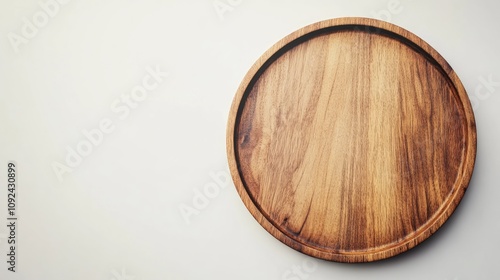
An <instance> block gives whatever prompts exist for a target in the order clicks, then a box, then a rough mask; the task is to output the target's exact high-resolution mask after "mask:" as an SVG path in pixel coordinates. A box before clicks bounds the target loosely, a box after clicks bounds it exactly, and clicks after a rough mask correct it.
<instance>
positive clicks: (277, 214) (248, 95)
mask: <svg viewBox="0 0 500 280" xmlns="http://www.w3.org/2000/svg"><path fill="white" fill-rule="evenodd" d="M227 153H228V159H229V166H230V169H231V174H232V177H233V180H234V182H235V185H236V188H237V190H238V193H239V194H240V196H241V199H242V200H243V202H244V204H245V205H246V207H247V208H248V209H249V211H250V212H251V213H252V215H253V216H254V217H255V219H256V220H257V221H258V222H259V223H260V224H261V225H262V226H263V227H264V228H265V229H266V230H267V231H268V232H269V233H271V234H272V235H273V236H275V237H276V238H277V239H279V240H280V241H281V242H283V243H285V244H286V245H288V246H290V247H292V248H294V249H296V250H298V251H300V252H303V253H305V254H308V255H311V256H314V257H317V258H321V259H326V260H332V261H339V262H370V261H375V260H379V259H384V258H388V257H391V256H394V255H397V254H399V253H401V252H404V251H406V250H408V249H410V248H412V247H414V246H415V245H417V244H419V243H420V242H422V241H423V240H425V239H426V238H428V237H429V236H430V235H431V234H432V233H434V232H435V231H436V230H437V229H438V228H439V227H440V226H441V225H442V224H443V223H444V222H445V221H446V220H447V219H448V217H449V216H450V215H451V214H452V213H453V211H454V210H455V208H456V207H457V205H458V204H459V202H460V200H461V199H462V197H463V195H464V192H465V190H466V188H467V185H468V183H469V180H470V178H471V176H472V171H473V168H474V161H475V154H476V128H475V122H474V115H473V112H472V108H471V105H470V102H469V99H468V97H467V94H466V91H465V89H464V87H463V85H462V84H461V82H460V80H459V79H458V77H457V75H456V74H455V72H454V71H453V69H452V68H451V67H450V66H449V65H448V63H447V62H446V61H445V60H444V59H443V58H442V57H441V56H440V55H439V54H438V53H437V52H436V51H435V50H434V49H433V48H432V47H430V46H429V45H428V44H427V43H425V42H424V41H423V40H422V39H420V38H419V37H417V36H416V35H414V34H412V33H410V32H408V31H406V30H404V29H402V28H400V27H397V26H395V25H393V24H390V23H387V22H382V21H378V20H374V19H367V18H339V19H332V20H327V21H323V22H319V23H316V24H312V25H309V26H307V27H304V28H302V29H300V30H298V31H296V32H294V33H292V34H291V35H289V36H287V37H285V38H284V39H282V40H281V41H279V42H278V43H277V44H276V45H274V46H273V47H272V48H271V49H270V50H268V51H267V52H266V53H265V54H264V55H263V56H262V57H261V58H260V59H259V60H258V61H257V62H256V63H255V65H254V66H253V67H252V68H251V70H250V71H249V73H248V74H247V75H246V77H245V78H244V80H243V82H242V83H241V86H240V87H239V89H238V92H237V93H236V96H235V99H234V102H233V105H232V108H231V112H230V116H229V122H228V128H227Z"/></svg>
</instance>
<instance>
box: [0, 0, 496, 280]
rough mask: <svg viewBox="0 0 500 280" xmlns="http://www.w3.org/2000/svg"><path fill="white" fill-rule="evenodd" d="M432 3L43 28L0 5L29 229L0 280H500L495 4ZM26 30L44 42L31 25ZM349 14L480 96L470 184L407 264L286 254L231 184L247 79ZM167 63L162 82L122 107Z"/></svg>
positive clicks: (16, 5)
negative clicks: (94, 134)
mask: <svg viewBox="0 0 500 280" xmlns="http://www.w3.org/2000/svg"><path fill="white" fill-rule="evenodd" d="M47 2H50V1H48V0H41V3H47ZM188 2H189V3H188ZM436 2H437V1H416V0H413V1H412V0H399V1H395V0H381V1H368V0H366V1H326V0H325V1H319V0H315V1H250V0H220V1H214V0H200V1H180V0H179V1H154V0H143V1H118V0H114V1H97V0H94V1H87V0H85V1H84V0H72V1H68V3H67V4H64V5H63V4H56V5H53V6H52V7H49V9H51V10H52V11H53V12H52V15H53V17H50V16H49V17H47V20H46V22H45V23H44V22H43V20H44V15H43V14H42V13H45V12H44V10H43V8H42V7H41V6H40V4H38V1H27V0H23V1H2V2H1V4H0V35H1V36H0V225H4V224H5V223H6V217H7V213H6V212H7V205H6V194H7V191H6V187H5V185H6V178H5V177H6V172H7V170H6V165H7V162H8V161H9V160H14V161H15V162H16V163H17V164H18V166H19V167H18V174H17V175H18V179H19V185H18V199H19V201H18V210H17V211H18V217H19V221H18V223H19V225H18V233H17V238H18V249H17V256H18V266H17V270H18V271H17V272H16V273H11V272H8V271H7V264H6V262H5V259H6V254H7V249H8V246H7V243H6V237H7V234H8V233H7V228H6V227H5V226H1V227H0V260H2V261H1V263H2V264H1V265H0V279H2V280H3V279H6V280H11V279H12V280H16V279H23V280H24V279H26V280H32V279H33V280H34V279H47V280H49V279H50V280H59V279H73V280H80V279H81V280H89V279H98V280H101V279H102V280H132V279H135V280H158V279H344V280H348V279H384V280H387V279H398V280H399V279H418V280H422V279H431V280H432V279H436V280H446V279H448V280H469V279H485V280H491V279H500V273H499V270H498V267H496V263H497V260H498V255H497V254H496V253H497V251H498V249H499V248H500V241H499V238H500V203H498V200H499V199H500V188H499V185H498V184H499V182H500V172H499V171H498V168H499V166H500V160H499V155H500V148H499V145H498V143H499V141H500V130H499V128H500V111H499V108H500V84H499V83H495V84H494V85H490V86H489V87H485V86H483V84H484V82H482V81H484V80H488V79H491V80H493V81H495V82H500V59H499V54H498V50H500V37H499V36H498V27H499V26H500V17H499V15H498V11H499V10H500V2H498V1H492V0H491V1H450V0H449V1H439V2H438V3H436ZM216 6H217V7H218V8H219V10H217V9H216ZM56 8H58V9H56ZM33 16H35V17H37V19H36V20H37V21H38V24H39V25H43V26H41V27H40V28H37V29H38V30H33V29H31V30H30V29H29V26H28V27H26V26H27V23H26V22H25V20H24V18H26V19H27V20H28V21H29V22H31V23H33ZM342 16H364V17H379V18H382V19H385V20H390V21H391V22H392V23H395V24H398V25H400V26H402V27H404V28H406V29H408V30H410V31H412V32H413V33H415V34H417V35H418V36H420V37H421V38H423V39H424V40H426V41H427V42H428V43H429V44H431V45H432V46H433V47H434V48H435V49H436V50H437V51H438V52H440V53H441V54H442V55H443V56H444V57H445V59H447V60H448V62H449V63H450V64H451V65H452V67H453V68H454V69H455V71H456V72H457V74H458V75H459V77H460V78H461V80H462V82H463V84H464V85H465V87H466V89H467V91H468V92H469V95H470V96H471V98H472V100H473V103H474V107H475V116H476V121H477V129H478V154H477V161H476V168H475V171H474V176H473V179H472V182H471V184H470V187H469V190H468V191H467V193H466V195H465V197H464V199H463V201H462V203H461V204H460V206H459V207H458V209H457V211H456V212H455V214H454V215H453V216H452V217H451V218H450V220H449V221H448V222H447V223H446V224H445V225H444V226H443V227H442V229H441V230H440V231H439V232H438V233H437V234H435V235H434V236H433V237H431V238H430V239H429V240H427V241H426V242H424V243H423V244H421V245H420V246H418V247H417V248H415V249H413V250H411V251H410V252H408V253H405V254H403V255H400V256H397V257H395V258H392V259H389V260H386V261H381V262H376V263H371V264H362V265H346V264H339V263H330V262H325V261H320V260H316V259H312V258H309V257H306V256H305V255H302V254H300V253H298V252H296V251H294V250H292V249H290V248H288V247H287V246H285V245H283V244H281V243H280V242H279V241H277V240H276V239H274V238H273V237H272V236H270V235H269V234H268V233H267V232H266V231H265V230H264V229H262V228H261V227H260V225H259V224H258V223H257V222H256V221H255V220H254V219H253V218H252V217H251V215H250V214H249V213H248V211H247V210H246V208H245V207H244V205H243V203H242V202H241V201H240V199H239V197H238V195H237V193H236V191H235V189H234V186H233V184H232V183H226V182H224V180H222V179H224V178H225V177H227V176H228V171H227V164H226V154H225V125H226V120H227V115H228V111H229V108H230V104H231V101H232V98H233V96H234V93H235V91H236V89H237V87H238V85H239V83H240V81H241V79H242V78H243V76H244V75H245V73H246V72H247V70H248V69H249V68H250V66H251V65H252V64H253V63H254V61H255V60H256V59H257V58H258V57H259V56H260V55H261V54H262V53H263V52H264V51H265V50H267V49H268V48H269V47H270V46H271V45H272V44H274V43H275V42H276V41H278V40H279V39H281V38H282V37H284V36H285V35H287V34H289V33H291V32H293V31H294V30H296V29H299V28H301V27H303V26H305V25H308V24H311V23H314V22H316V21H320V20H324V19H328V18H333V17H342ZM35 27H36V26H35ZM23 28H27V29H26V30H24V33H25V34H24V35H23ZM25 35H26V36H25ZM30 37H32V38H30ZM16 49H17V52H16V51H15V50H16ZM157 67H158V69H159V70H157V71H160V72H169V76H168V77H167V78H164V77H162V76H161V75H160V76H159V77H157V87H156V88H154V89H153V87H150V88H151V90H149V91H148V92H147V93H146V95H142V97H143V98H144V100H143V101H140V102H137V104H135V105H137V107H136V108H131V107H128V108H129V109H126V108H125V107H123V106H124V103H123V102H122V101H121V98H122V97H121V95H124V98H126V97H127V96H130V95H131V94H132V90H135V91H137V90H140V86H141V85H142V83H143V79H146V85H150V84H152V83H153V82H155V81H156V80H154V79H151V80H147V79H148V78H147V77H148V75H151V74H149V72H148V71H155V69H156V68H157ZM148 69H150V70H148ZM151 69H152V70H151ZM148 83H149V84H148ZM136 86H139V87H136ZM134 94H137V96H138V97H141V95H140V92H138V91H137V92H134ZM135 105H134V104H132V106H135ZM120 110H121V111H120ZM125 110H128V111H129V112H130V114H129V115H125V114H126V113H125ZM106 119H107V121H106ZM103 121H104V124H103V125H104V126H105V128H108V126H109V122H111V126H112V128H114V129H113V130H112V131H109V130H111V129H109V130H108V131H109V133H104V134H103V135H104V137H103V139H102V140H100V139H97V140H99V141H98V142H99V145H97V146H94V145H93V146H92V151H91V152H89V154H88V156H86V157H83V159H82V160H81V162H79V163H78V162H76V161H75V162H73V163H74V167H72V168H71V169H72V172H71V173H65V174H62V181H60V180H58V177H57V175H56V173H55V172H54V170H53V166H54V164H55V162H58V163H60V164H66V163H65V157H66V156H67V155H68V151H67V148H68V147H70V148H71V149H76V148H77V146H78V145H80V146H81V145H85V144H84V143H85V141H86V140H85V139H86V138H85V136H84V134H83V133H82V130H87V131H91V130H92V131H93V129H97V128H99V126H100V123H101V122H103ZM106 122H108V123H106ZM82 147H83V146H81V147H80V148H82ZM83 148H85V147H83ZM73 160H75V159H73ZM56 165H57V164H56ZM214 174H215V175H214ZM204 188H205V189H206V190H205V191H206V192H208V195H209V196H211V197H210V198H207V199H206V200H204V199H202V198H200V197H199V196H200V194H199V193H200V192H201V193H202V194H203V192H204ZM193 199H194V200H195V201H194V202H195V205H193ZM190 207H191V208H190ZM196 207H198V208H196ZM180 209H183V210H184V211H191V212H185V213H190V216H187V214H186V215H184V216H183V215H182V214H181V210H180ZM186 221H189V224H187V222H186ZM294 268H296V269H294ZM297 269H300V270H301V271H302V272H300V273H295V272H294V271H297Z"/></svg>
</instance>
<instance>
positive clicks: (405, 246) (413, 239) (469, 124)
mask: <svg viewBox="0 0 500 280" xmlns="http://www.w3.org/2000/svg"><path fill="white" fill-rule="evenodd" d="M347 26H359V27H362V28H375V29H378V30H382V31H384V32H388V34H391V33H392V34H394V35H397V36H399V37H400V38H399V39H405V40H407V41H408V42H410V43H412V44H414V45H416V46H417V47H418V48H420V49H421V50H423V51H424V52H425V54H426V55H428V57H430V58H432V60H434V61H433V62H435V63H437V66H439V67H440V69H441V70H442V71H443V72H444V73H443V74H444V75H446V77H447V78H448V79H449V82H450V85H452V86H454V87H455V92H456V95H457V99H458V101H460V103H461V104H462V107H463V108H462V109H463V111H464V117H465V124H464V127H465V128H467V131H466V132H465V134H464V138H466V146H465V147H464V149H465V152H464V159H463V161H462V163H461V165H462V166H461V169H459V171H462V174H461V175H462V176H461V177H457V181H456V183H455V185H454V186H453V188H454V190H452V193H451V194H450V195H449V196H448V198H447V200H446V201H444V202H443V205H444V206H441V207H440V208H439V211H438V212H436V214H435V215H433V216H432V217H431V218H430V219H429V220H428V221H427V222H426V223H425V224H423V226H422V228H420V229H418V230H417V231H415V232H414V233H413V234H410V235H408V236H406V237H405V238H404V239H403V240H401V241H400V242H397V243H392V244H389V245H386V246H384V247H383V248H381V249H376V248H377V247H376V248H375V250H374V251H368V252H333V251H328V250H323V249H319V248H315V247H312V246H308V244H304V243H301V242H299V241H298V240H295V239H293V238H292V237H290V236H288V235H287V234H286V233H284V232H282V231H281V230H280V229H279V228H278V227H276V226H275V225H274V224H273V222H272V221H270V220H269V219H268V218H267V217H266V216H265V215H264V213H262V212H261V211H260V209H259V208H258V206H257V205H255V203H254V201H253V198H252V197H251V196H250V194H249V193H248V192H247V187H246V186H245V183H244V182H243V179H242V175H241V174H240V170H239V167H238V165H239V163H238V159H237V157H236V153H235V143H234V140H235V132H236V125H237V121H238V114H239V112H240V109H241V107H242V101H244V97H245V93H246V91H247V89H248V87H249V86H250V85H251V84H252V80H253V79H254V77H257V78H258V77H259V76H260V75H259V71H260V70H261V69H263V68H264V69H263V70H265V68H267V67H266V63H268V61H270V63H273V62H274V61H271V60H272V58H273V56H274V55H279V56H281V54H279V53H280V52H281V51H284V52H286V51H287V50H286V48H287V47H289V46H290V44H291V43H293V42H294V41H296V40H299V39H303V38H304V37H305V36H307V35H310V34H312V33H314V32H321V31H323V30H325V29H329V28H334V27H347ZM422 55H424V54H422ZM243 104H244V103H243ZM226 150H227V151H226V152H227V158H228V163H229V169H230V173H231V177H232V179H233V182H234V184H235V187H236V189H237V192H238V194H239V196H240V198H241V200H242V201H243V203H244V205H245V206H246V208H247V209H248V211H249V212H250V213H251V214H252V216H253V217H254V218H255V219H256V220H257V222H258V223H259V224H260V225H261V226H262V227H264V229H266V231H268V232H269V233H270V234H271V235H272V236H274V237H275V238H276V239H278V240H280V241H281V242H282V243H284V244H286V245H287V246H289V247H291V248H293V249H295V250H297V251H299V252H301V253H304V254H307V255H309V256H312V257H316V258H320V259H324V260H329V261H336V262H372V261H377V260H382V259H386V258H389V257H393V256H395V255H398V254H400V253H403V252H405V251H408V250H409V249H411V248H413V247H415V246H416V245H418V244H420V243H422V242H423V241H425V240H426V239H427V238H429V237H430V236H431V235H432V234H434V233H435V232H436V231H437V230H438V229H439V228H440V227H441V226H442V225H443V224H444V223H445V222H446V221H447V220H448V218H449V217H450V216H451V215H452V214H453V212H454V211H455V209H456V208H457V206H458V204H459V203H460V201H461V200H462V198H463V196H464V193H465V191H466V190H467V187H468V185H469V183H470V180H471V177H472V173H473V169H474V165H475V159H476V151H477V132H476V125H475V118H474V113H473V110H472V106H471V103H470V100H469V98H468V95H467V92H466V90H465V88H464V86H463V84H462V83H461V81H460V79H459V78H458V76H457V75H456V73H455V72H454V70H453V69H452V67H451V66H450V65H449V64H448V62H447V61H446V60H445V59H444V58H443V57H442V56H441V55H440V54H439V53H438V52H437V51H436V50H434V48H432V47H431V46H430V45H429V44H428V43H426V42H425V41H424V40H422V39H421V38H420V37H418V36H417V35H415V34H413V33H411V32H410V31H408V30H406V29H404V28H402V27H399V26H397V25H394V24H392V23H388V22H384V21H381V20H377V19H371V18H363V17H343V18H333V19H328V20H324V21H319V22H316V23H313V24H310V25H307V26H305V27H303V28H300V29H298V30H296V31H294V32H292V33H291V34H289V35H287V36H285V37H284V38H282V39H281V40H279V41H278V42H277V43H275V44H274V45H273V46H272V47H271V48H269V49H268V50H267V51H266V52H264V54H262V55H261V56H260V57H259V58H258V59H257V61H256V62H255V63H254V64H253V66H252V67H251V68H250V70H249V71H248V72H247V74H246V75H245V77H244V78H243V80H242V82H241V83H240V86H239V87H238V89H237V91H236V94H235V96H234V99H233V102H232V104H231V109H230V112H229V118H228V122H227V128H226ZM459 175H460V174H459ZM412 235H414V236H412Z"/></svg>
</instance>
